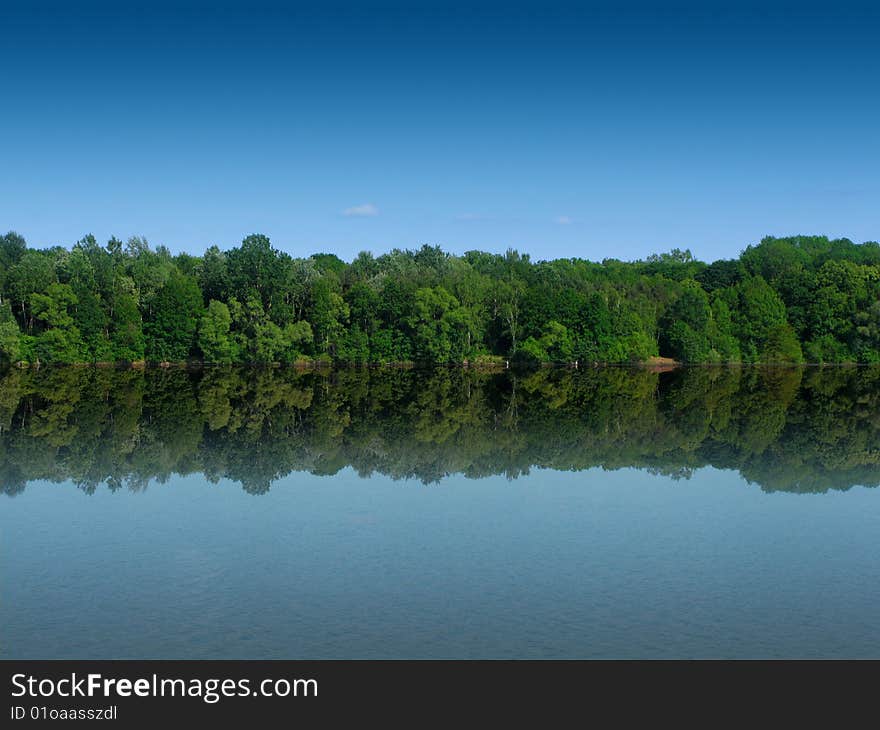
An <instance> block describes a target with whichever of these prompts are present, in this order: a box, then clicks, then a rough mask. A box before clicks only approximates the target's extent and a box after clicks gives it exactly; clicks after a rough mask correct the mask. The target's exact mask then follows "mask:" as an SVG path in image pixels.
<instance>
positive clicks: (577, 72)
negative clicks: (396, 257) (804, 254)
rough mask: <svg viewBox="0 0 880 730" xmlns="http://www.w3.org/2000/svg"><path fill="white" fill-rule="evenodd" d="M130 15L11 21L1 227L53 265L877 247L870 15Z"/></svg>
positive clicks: (27, 16) (723, 8)
mask: <svg viewBox="0 0 880 730" xmlns="http://www.w3.org/2000/svg"><path fill="white" fill-rule="evenodd" d="M126 5H129V3H121V2H116V3H113V4H101V3H94V2H92V3H90V2H78V3H52V2H48V3H45V2H44V3H39V4H37V3H17V6H18V7H17V9H9V8H6V7H5V6H4V7H3V9H2V10H0V20H2V28H3V31H2V38H3V42H2V44H0V88H2V90H3V101H4V105H3V111H2V113H0V171H2V174H0V229H2V230H3V231H5V230H9V229H13V230H17V231H19V232H20V233H22V234H23V235H24V236H25V237H26V238H27V239H28V241H29V243H30V244H31V245H33V246H48V245H53V244H63V245H70V244H72V243H73V242H75V241H76V240H77V239H78V238H80V237H81V236H82V235H84V234H85V233H89V232H92V233H94V234H95V235H96V236H97V237H98V238H99V240H101V241H104V240H106V239H107V238H108V237H109V236H110V235H111V234H115V235H116V236H118V237H120V238H127V237H128V236H130V235H133V234H139V235H144V236H146V237H147V238H148V239H149V240H150V242H151V243H153V244H160V243H161V244H165V245H167V246H168V247H169V248H171V250H172V251H175V252H177V251H190V252H193V253H197V252H201V251H202V250H203V249H204V248H205V247H206V246H208V245H210V244H213V243H216V244H217V245H219V246H221V247H229V246H232V245H235V244H236V243H238V242H239V241H240V240H241V238H242V237H243V236H244V235H246V234H248V233H252V232H262V233H266V234H267V235H269V236H270V237H271V238H272V241H273V243H274V244H275V245H276V246H278V247H279V248H281V249H283V250H286V251H288V252H290V253H292V254H294V255H304V254H308V253H311V252H314V251H318V250H324V251H333V252H335V253H337V254H339V255H340V256H342V257H344V258H351V257H352V256H353V255H355V254H356V253H357V252H358V251H360V250H363V249H369V250H373V251H374V252H377V253H378V252H382V251H386V250H388V249H390V248H392V247H408V248H413V247H416V246H419V245H421V244H422V243H432V244H434V243H436V244H440V245H442V246H443V247H444V248H445V249H447V250H450V251H454V252H462V251H466V250H468V249H473V248H481V249H486V250H492V251H503V250H504V249H506V248H507V247H508V246H513V247H516V248H519V249H520V250H522V251H526V252H529V253H531V254H532V256H533V257H535V258H550V257H558V256H581V257H585V258H592V259H602V258H605V257H608V256H613V257H618V258H638V257H642V256H645V255H647V254H649V253H652V252H658V251H664V250H668V249H670V248H672V247H676V246H678V247H689V248H691V250H692V251H694V253H695V254H696V255H698V256H700V257H701V258H705V259H714V258H720V257H729V256H735V255H736V254H737V253H738V252H739V251H740V250H741V249H742V248H743V247H744V246H745V245H747V244H749V243H754V242H757V241H758V240H760V238H762V237H763V236H765V235H768V234H772V235H787V234H796V233H817V234H825V235H829V236H835V237H836V236H846V237H849V238H851V239H853V240H856V241H863V240H877V239H880V40H878V39H880V10H878V9H877V7H876V5H877V4H876V3H875V4H874V7H873V8H872V6H871V5H870V4H864V5H853V4H847V3H846V2H834V3H829V4H827V5H811V4H809V3H803V2H801V3H788V4H770V5H768V4H767V3H753V4H748V3H743V2H736V3H726V4H721V3H712V2H703V3H699V4H686V3H678V4H676V3H674V2H673V3H668V2H664V3H653V4H646V3H645V4H643V3H638V2H630V3H628V4H626V6H625V7H626V9H625V10H620V9H617V8H618V6H621V5H622V4H621V3H611V2H608V3H603V4H590V3H581V4H579V5H578V6H577V7H576V8H571V7H566V6H561V5H554V4H553V3H552V2H536V3H533V4H532V5H516V4H511V3H505V4H479V3H477V4H476V5H475V4H474V3H467V4H463V3H462V4H456V3H455V2H452V1H451V0H448V1H447V2H443V3H435V4H434V5H433V6H432V5H429V4H424V3H418V2H410V3H405V4H404V3H397V4H395V3H384V4H381V5H379V4H375V3H370V2H360V3H343V2H335V3H334V2H323V3H312V4H311V6H312V7H311V8H308V7H302V8H299V7H298V6H296V5H295V4H293V3H286V4H276V5H271V4H266V3H261V2H259V0H252V1H251V2H247V3H240V4H238V5H236V4H230V3H222V2H219V3H218V2H214V3H210V4H207V3H206V4H203V5H198V4H192V3H189V4H187V5H186V6H185V7H184V5H183V4H181V3H175V4H173V5H172V4H162V3H154V4H151V5H150V7H149V8H146V7H144V8H140V9H136V10H135V9H131V8H126V7H125V6H126ZM143 5H147V4H143ZM318 5H320V10H318V9H316V6H318Z"/></svg>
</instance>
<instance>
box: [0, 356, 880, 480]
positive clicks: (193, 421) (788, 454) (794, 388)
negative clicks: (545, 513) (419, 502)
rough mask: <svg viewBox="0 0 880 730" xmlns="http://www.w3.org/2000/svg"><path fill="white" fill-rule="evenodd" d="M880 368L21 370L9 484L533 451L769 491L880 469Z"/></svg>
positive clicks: (460, 468) (7, 460)
mask: <svg viewBox="0 0 880 730" xmlns="http://www.w3.org/2000/svg"><path fill="white" fill-rule="evenodd" d="M878 413H880V368H856V367H850V368H802V367H792V368H759V367H756V368H680V369H677V370H674V371H671V372H664V373H658V372H655V371H652V370H650V369H647V368H623V367H615V368H588V369H586V370H578V371H575V370H572V369H562V368H557V369H551V368H539V369H535V370H528V371H519V372H517V371H514V370H506V371H501V372H490V371H488V370H475V369H465V368H437V369H432V370H412V369H400V368H369V369H365V370H356V369H353V368H340V369H335V370H334V369H329V368H328V369H324V370H300V369H296V368H285V369H269V368H252V367H223V368H203V369H200V370H186V369H183V368H179V369H174V368H172V369H160V368H154V369H146V370H136V369H125V370H115V369H109V368H106V369H104V368H40V369H33V368H31V369H12V370H10V371H8V373H7V375H6V376H5V377H2V378H0V491H3V492H5V493H6V494H9V495H14V494H16V493H18V492H20V491H21V490H22V489H24V488H25V486H26V485H27V483H28V482H29V481H30V480H50V481H58V482H60V481H67V480H70V481H73V482H74V483H76V484H77V485H78V486H79V487H80V488H82V489H83V490H85V491H86V492H92V491H94V490H95V489H96V488H97V487H98V486H99V485H101V484H105V485H107V486H108V487H109V488H110V489H113V490H116V489H122V488H124V489H131V490H135V491H137V490H140V489H144V488H146V487H147V485H148V484H149V483H150V482H151V481H152V480H157V481H160V482H161V481H166V480H168V479H170V478H171V477H172V475H174V474H191V473H200V474H204V475H205V477H206V478H207V479H208V480H210V481H211V482H216V481H219V480H221V479H225V480H233V481H235V482H238V483H239V484H241V486H242V487H243V488H244V489H245V490H247V491H248V492H251V493H254V494H261V493H264V492H266V491H267V490H269V489H270V487H271V486H272V484H273V483H274V482H276V481H277V480H279V479H282V478H284V477H285V476H286V475H288V474H290V473H291V472H294V471H308V472H311V473H313V474H335V473H336V472H338V471H339V470H341V469H344V468H346V467H352V468H354V469H355V470H357V472H358V473H359V474H361V475H364V476H367V475H370V474H373V473H380V474H384V475H388V476H390V477H392V478H395V479H404V478H406V479H417V480H420V481H422V482H425V483H436V482H440V481H442V480H443V479H444V478H445V477H446V476H448V475H450V474H463V475H465V476H467V477H472V478H480V477H484V476H489V475H496V474H501V475H506V476H507V477H508V478H511V479H513V478H517V477H519V476H521V475H525V474H528V473H529V470H530V469H531V468H533V467H540V468H548V469H557V470H572V471H573V470H581V469H589V468H594V467H601V468H604V469H620V468H631V467H635V468H640V469H646V470H651V471H653V472H656V473H659V474H664V475H667V476H671V477H673V478H678V479H684V478H688V477H689V476H690V475H691V473H692V472H693V471H694V470H695V469H699V468H702V467H705V466H713V467H716V468H719V469H734V470H737V471H739V472H740V473H741V474H742V476H743V477H744V478H745V479H747V480H748V481H750V482H753V483H757V484H759V485H760V486H761V487H762V488H763V489H765V490H785V491H790V492H822V491H826V490H828V489H846V488H849V487H851V486H853V485H864V486H877V485H878V484H880V457H878V451H877V444H878V443H880V419H878V416H877V414H878Z"/></svg>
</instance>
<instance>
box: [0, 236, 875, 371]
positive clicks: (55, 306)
mask: <svg viewBox="0 0 880 730" xmlns="http://www.w3.org/2000/svg"><path fill="white" fill-rule="evenodd" d="M652 356H663V357H670V358H673V359H675V360H678V361H682V362H690V363H712V362H717V363H724V362H727V363H737V362H744V363H758V362H767V363H798V362H803V361H808V362H817V363H826V362H827V363H838V362H860V363H876V362H880V244H878V243H875V242H868V243H863V244H855V243H853V242H851V241H849V240H847V239H837V240H830V239H828V238H825V237H823V236H797V237H791V238H765V239H764V240H763V241H761V243H760V244H757V245H754V246H749V247H748V248H746V249H745V251H743V253H742V255H741V256H740V257H739V258H738V259H735V260H725V261H716V262H713V263H710V264H706V263H703V262H701V261H698V260H697V259H695V258H694V257H693V255H692V254H691V252H690V251H688V250H680V249H675V250H673V251H671V252H669V253H664V254H659V255H654V256H650V257H648V258H647V259H646V260H643V261H632V262H623V261H619V260H616V259H606V260H604V261H602V262H601V263H597V262H593V261H587V260H584V259H577V258H572V259H557V260H551V261H536V260H533V259H532V258H531V257H529V256H528V255H526V254H521V253H519V252H517V251H514V250H509V251H507V252H506V253H505V254H492V253H486V252H481V251H470V252H468V253H466V254H464V255H463V256H455V255H451V254H449V253H446V252H444V251H442V250H441V249H440V248H439V247H437V246H427V245H426V246H422V247H421V248H420V249H417V250H400V249H394V250H392V251H390V252H388V253H385V254H382V255H379V256H374V255H373V254H371V253H368V252H364V253H361V254H359V255H358V256H357V257H356V258H355V259H354V260H353V261H352V262H350V263H349V262H345V261H343V260H341V259H340V258H339V257H337V256H336V255H334V254H332V253H317V254H314V255H312V256H308V257H299V258H296V257H293V256H291V255H289V254H287V253H285V252H283V251H281V250H279V249H278V248H276V247H274V246H273V245H272V243H271V241H270V240H269V238H268V237H266V236H263V235H257V234H255V235H250V236H248V237H246V238H245V239H244V241H243V242H242V243H241V245H240V246H238V247H235V248H232V249H230V250H227V251H223V250H221V249H219V248H218V247H216V246H211V247H210V248H208V250H207V251H206V252H205V253H204V254H203V255H202V256H192V255H190V254H178V255H172V253H171V252H170V251H169V250H168V249H167V248H165V247H163V246H158V247H156V248H152V247H151V246H150V245H149V244H148V243H147V241H145V240H144V239H143V238H139V237H133V238H131V239H129V240H128V241H127V242H126V243H122V241H120V240H119V239H116V238H115V237H114V238H111V239H110V240H109V241H108V242H107V243H106V244H105V245H103V246H102V245H99V244H98V242H97V241H96V240H95V238H94V236H91V235H88V236H85V237H83V238H82V239H81V240H80V241H78V242H77V243H76V244H75V245H74V246H73V247H71V248H70V249H67V248H64V247H61V246H55V247H52V248H48V249H31V248H29V247H28V246H27V243H26V242H25V240H24V238H23V237H22V236H20V235H18V234H16V233H14V232H10V233H7V234H6V235H5V236H2V237H0V360H4V361H7V362H23V363H37V362H39V363H94V362H136V361H148V362H182V361H188V360H195V361H204V362H209V363H268V362H272V363H295V362H297V361H316V360H317V361H327V362H337V363H359V364H363V363H373V364H382V363H400V362H416V363H419V362H421V363H433V364H445V363H463V362H481V361H499V360H501V359H506V360H510V361H511V362H514V363H518V364H523V365H539V364H542V363H552V362H573V361H579V362H582V363H589V362H605V363H626V362H638V361H644V360H646V359H648V358H651V357H652Z"/></svg>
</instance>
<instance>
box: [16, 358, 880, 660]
mask: <svg viewBox="0 0 880 730" xmlns="http://www.w3.org/2000/svg"><path fill="white" fill-rule="evenodd" d="M878 401H880V375H878V373H877V372H875V371H872V370H864V369H859V370H856V369H853V370H845V369H836V370H825V371H822V370H776V371H769V370H768V371H761V370H755V369H752V370H748V369H746V370H721V369H716V370H712V369H695V370H691V371H680V372H676V373H665V374H657V373H651V372H647V371H628V370H602V371H590V372H586V373H576V374H573V373H568V372H558V371H544V372H540V373H536V374H533V375H530V376H511V375H508V374H498V375H488V374H474V373H466V372H462V371H446V372H440V373H416V372H406V371H396V372H388V371H370V372H363V371H362V372H357V371H351V372H342V373H332V374H321V373H306V374H302V373H294V372H292V371H275V372H272V371H242V370H229V371H210V372H206V373H189V372H183V371H173V372H152V371H150V372H147V373H131V372H125V373H114V372H108V371H83V370H80V371H43V372H41V373H19V372H16V373H10V374H9V375H8V376H7V377H6V378H5V379H2V380H0V479H2V484H3V489H4V491H5V492H6V494H7V495H8V496H7V497H2V501H0V550H2V573H0V595H2V600H0V626H2V633H0V641H2V645H0V655H2V656H3V657H5V658H12V657H27V658H92V657H94V658H139V657H147V658H160V657H168V658H172V657H173V658H361V657H364V658H366V657H369V658H373V657H444V658H447V657H448V658H459V657H460V658H478V657H493V658H494V657H499V658H502V657H522V658H533V657H534V658H551V657H577V658H579V657H867V656H870V657H880V614H878V613H877V610H876V607H877V606H878V605H880V491H878V490H876V489H873V488H872V487H873V486H875V485H877V484H878V483H880V407H878V406H880V403H878Z"/></svg>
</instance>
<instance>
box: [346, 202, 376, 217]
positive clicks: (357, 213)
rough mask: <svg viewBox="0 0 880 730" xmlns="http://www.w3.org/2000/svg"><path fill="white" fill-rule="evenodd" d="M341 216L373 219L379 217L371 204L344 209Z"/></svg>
mask: <svg viewBox="0 0 880 730" xmlns="http://www.w3.org/2000/svg"><path fill="white" fill-rule="evenodd" d="M342 215H344V216H345V217H346V218H374V217H376V216H377V215H379V209H378V208H377V207H376V206H375V205H373V204H372V203H364V204H363V205H353V206H352V207H351V208H346V209H345V210H343V211H342Z"/></svg>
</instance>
